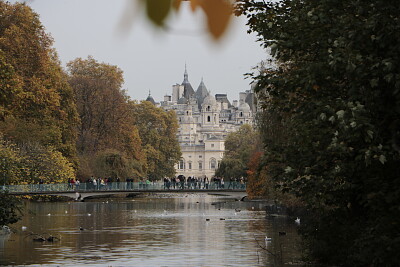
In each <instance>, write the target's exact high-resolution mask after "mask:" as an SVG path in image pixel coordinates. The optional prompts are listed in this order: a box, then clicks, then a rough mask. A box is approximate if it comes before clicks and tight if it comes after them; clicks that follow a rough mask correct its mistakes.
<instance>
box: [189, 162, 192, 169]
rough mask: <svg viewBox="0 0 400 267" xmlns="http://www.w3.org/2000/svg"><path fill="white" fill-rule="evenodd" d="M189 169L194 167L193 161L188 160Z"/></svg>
mask: <svg viewBox="0 0 400 267" xmlns="http://www.w3.org/2000/svg"><path fill="white" fill-rule="evenodd" d="M188 169H189V170H191V169H192V162H191V161H189V162H188Z"/></svg>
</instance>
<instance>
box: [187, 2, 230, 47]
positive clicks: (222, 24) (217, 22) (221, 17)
mask: <svg viewBox="0 0 400 267" xmlns="http://www.w3.org/2000/svg"><path fill="white" fill-rule="evenodd" d="M192 1H193V0H192ZM201 7H202V8H203V10H204V12H205V13H206V15H207V26H208V30H209V31H210V33H211V35H212V36H213V37H214V38H215V39H218V38H220V37H221V36H222V35H223V34H224V32H225V31H226V28H227V26H228V25H229V22H230V19H231V17H232V14H233V8H232V5H231V4H230V3H229V2H228V1H227V0H203V1H202V2H201Z"/></svg>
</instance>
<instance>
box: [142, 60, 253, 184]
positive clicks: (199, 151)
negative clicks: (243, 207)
mask: <svg viewBox="0 0 400 267" xmlns="http://www.w3.org/2000/svg"><path fill="white" fill-rule="evenodd" d="M146 100H147V101H150V102H152V103H153V104H155V105H159V106H161V107H162V108H164V109H165V110H174V111H175V112H176V114H177V118H178V122H179V130H178V141H179V144H180V148H181V151H182V158H181V160H180V161H179V163H178V164H177V165H176V166H175V169H176V173H177V175H184V176H185V177H189V176H192V177H193V176H195V177H204V176H207V177H209V178H210V177H212V176H214V174H215V170H216V169H217V168H218V166H219V164H220V162H221V160H222V158H223V156H224V153H225V138H226V136H227V134H228V133H230V132H234V131H236V130H237V129H238V128H239V127H240V126H241V125H243V124H246V123H247V124H252V123H253V114H255V112H256V101H255V96H254V94H253V92H252V90H248V91H245V92H243V93H240V94H239V100H234V101H233V103H232V104H231V103H230V101H229V100H228V97H227V95H226V94H216V95H215V96H213V95H211V93H210V91H208V90H207V88H206V86H205V84H204V82H203V80H202V81H201V82H200V84H199V86H198V87H197V90H196V91H195V90H194V89H193V87H192V85H191V84H190V82H189V79H188V73H187V70H186V68H185V73H184V79H183V82H182V84H175V85H173V86H172V95H166V96H165V97H164V100H163V101H161V102H160V103H155V101H154V99H153V98H152V97H151V96H150V94H149V97H148V98H147V99H146Z"/></svg>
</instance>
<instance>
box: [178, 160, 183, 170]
mask: <svg viewBox="0 0 400 267" xmlns="http://www.w3.org/2000/svg"><path fill="white" fill-rule="evenodd" d="M178 169H180V170H184V169H185V161H184V159H180V160H179V166H178Z"/></svg>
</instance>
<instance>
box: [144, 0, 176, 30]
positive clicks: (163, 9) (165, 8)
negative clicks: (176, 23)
mask: <svg viewBox="0 0 400 267" xmlns="http://www.w3.org/2000/svg"><path fill="white" fill-rule="evenodd" d="M145 1H146V11H147V16H148V18H149V19H150V20H151V21H152V22H153V23H154V24H156V25H158V26H162V25H164V20H165V19H166V17H167V16H168V14H169V12H170V10H171V0H145Z"/></svg>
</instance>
